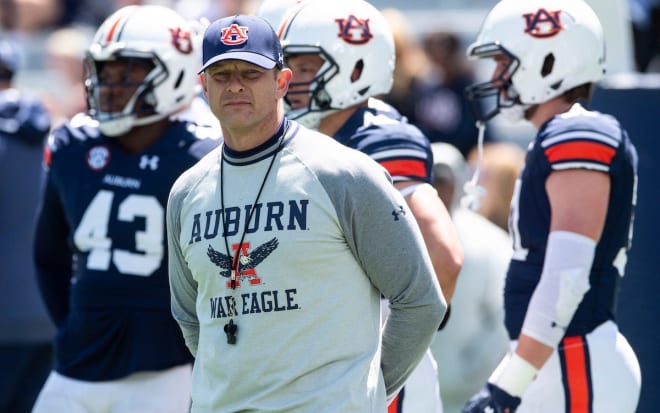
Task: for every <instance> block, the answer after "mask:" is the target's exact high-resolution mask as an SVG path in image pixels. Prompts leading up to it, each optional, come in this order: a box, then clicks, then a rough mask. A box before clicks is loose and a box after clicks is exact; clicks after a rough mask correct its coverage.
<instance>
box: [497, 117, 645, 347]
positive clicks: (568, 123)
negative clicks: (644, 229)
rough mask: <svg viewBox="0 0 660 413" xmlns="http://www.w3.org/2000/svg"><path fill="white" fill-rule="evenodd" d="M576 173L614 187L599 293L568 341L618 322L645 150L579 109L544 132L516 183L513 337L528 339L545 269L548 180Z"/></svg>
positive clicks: (596, 283) (600, 253) (587, 302)
mask: <svg viewBox="0 0 660 413" xmlns="http://www.w3.org/2000/svg"><path fill="white" fill-rule="evenodd" d="M574 168H584V169H591V170H596V171H602V172H604V173H607V174H608V175H609V176H610V183H611V188H610V198H609V203H608V208H607V216H606V220H605V227H604V230H603V233H602V236H601V239H600V240H599V241H598V243H597V245H596V253H595V257H594V261H593V265H592V268H591V273H590V275H589V282H590V284H591V288H590V289H589V291H588V292H587V293H586V294H585V296H584V298H583V299H582V302H581V303H580V305H579V307H578V308H577V311H576V312H575V315H574V317H573V320H572V321H571V323H570V325H569V326H568V328H567V332H566V335H567V336H573V335H583V334H586V333H588V332H590V331H591V330H593V329H594V328H595V327H596V326H598V325H599V324H601V323H602V322H604V321H606V320H613V319H614V315H615V304H616V303H615V300H616V294H617V290H618V283H619V279H620V277H621V276H623V273H624V267H625V263H626V253H627V251H628V249H629V248H630V243H631V238H632V221H633V210H634V206H635V194H636V189H637V152H636V150H635V147H634V146H633V144H632V143H631V141H630V140H629V138H628V135H627V134H626V132H625V131H624V130H623V129H622V128H621V125H620V124H619V122H618V121H617V120H616V119H614V118H613V117H611V116H609V115H605V114H602V113H598V112H590V111H586V110H584V109H583V108H582V107H581V106H579V105H575V106H574V108H573V109H572V110H571V111H569V112H568V113H565V114H562V115H558V116H555V117H554V118H552V119H551V120H549V121H548V122H546V123H545V124H544V125H543V126H542V127H541V129H540V130H539V132H538V134H537V136H536V138H535V140H534V141H533V142H532V143H531V144H530V146H529V148H528V151H527V156H526V159H525V165H524V167H523V169H522V171H521V173H520V177H519V179H518V182H517V183H516V189H515V191H514V195H513V200H512V204H511V215H510V217H509V230H510V233H511V236H512V238H513V244H514V245H513V246H514V253H513V257H512V260H511V264H510V266H509V270H508V273H507V278H506V284H505V291H504V303H505V324H506V327H507V330H508V331H509V335H510V337H511V338H512V339H517V338H518V335H519V334H520V330H521V327H522V324H523V321H524V317H525V313H526V311H527V305H528V303H529V301H530V299H531V296H532V293H533V292H534V289H535V288H536V285H537V283H538V282H539V279H540V276H541V272H542V269H543V261H544V258H545V249H546V243H547V239H548V235H549V228H550V202H549V200H548V195H547V193H546V191H545V182H546V180H547V178H548V176H549V175H550V174H551V173H552V172H553V171H558V170H564V169H574Z"/></svg>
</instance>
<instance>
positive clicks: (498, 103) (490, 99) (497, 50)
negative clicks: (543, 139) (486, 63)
mask: <svg viewBox="0 0 660 413" xmlns="http://www.w3.org/2000/svg"><path fill="white" fill-rule="evenodd" d="M473 56H475V57H478V58H480V59H489V58H492V59H496V58H497V57H498V56H499V57H500V59H502V60H505V61H506V62H507V63H506V64H505V65H503V66H502V67H501V68H500V69H499V70H498V71H497V73H495V74H494V75H493V77H492V78H491V79H490V80H488V81H485V82H482V83H477V84H474V85H471V86H468V87H466V88H465V96H466V98H467V100H468V101H469V102H470V103H471V104H472V109H473V111H474V113H475V114H476V117H477V119H478V120H480V121H483V122H485V121H487V120H490V119H492V118H493V117H494V116H495V115H497V114H498V113H500V111H501V110H503V109H508V108H511V107H513V106H515V105H520V104H521V102H520V99H519V94H518V92H517V91H516V90H515V88H514V87H513V84H512V82H511V79H512V78H513V76H514V75H515V73H516V71H517V70H518V68H519V67H520V60H518V58H516V57H515V56H513V55H512V54H511V53H510V52H509V51H508V50H506V49H505V48H503V47H502V46H501V45H500V44H499V43H497V42H495V43H488V44H484V45H482V46H479V47H476V48H475V49H474V50H473Z"/></svg>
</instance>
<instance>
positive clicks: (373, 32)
mask: <svg viewBox="0 0 660 413" xmlns="http://www.w3.org/2000/svg"><path fill="white" fill-rule="evenodd" d="M279 36H280V41H281V42H282V49H283V51H284V58H285V61H286V60H287V58H289V57H292V56H296V55H301V54H318V55H319V56H320V57H321V58H322V59H323V61H324V63H323V65H322V66H321V67H320V69H319V71H318V72H317V73H316V76H315V78H314V79H313V80H312V81H311V82H308V85H309V87H308V88H307V90H308V94H309V103H308V104H307V107H305V108H295V109H294V108H292V107H291V106H290V105H288V107H287V110H288V111H287V116H288V117H289V118H291V119H296V120H298V121H300V122H301V123H303V124H305V125H306V126H311V127H315V126H317V125H318V122H319V121H320V119H321V118H323V117H325V116H327V115H328V114H330V113H332V112H335V111H338V110H342V109H346V108H349V107H352V106H355V105H357V104H360V103H362V102H365V101H367V100H368V99H369V98H370V97H372V96H377V95H381V94H385V93H388V92H389V91H390V88H391V87H392V80H393V78H392V76H393V71H394V57H395V52H394V38H393V35H392V32H391V29H390V27H389V25H388V23H387V21H386V20H385V18H384V17H383V15H382V14H381V13H380V12H379V11H378V9H376V8H374V7H373V6H372V5H371V4H369V3H367V2H365V1H362V0H355V1H343V0H342V1H322V0H308V1H305V2H302V3H300V4H299V5H298V6H296V7H295V8H294V9H293V10H291V11H290V12H289V13H287V15H286V17H285V19H284V20H283V21H282V24H281V26H280V31H279ZM293 81H294V82H297V81H296V72H295V70H294V76H293ZM292 86H294V87H293V91H290V92H289V93H290V94H291V95H290V96H289V99H288V100H287V101H288V102H289V103H290V102H291V100H293V99H294V98H295V95H294V94H293V93H292V92H294V93H298V92H296V89H297V88H296V86H299V84H297V83H293V84H292ZM300 89H302V87H301V88H300Z"/></svg>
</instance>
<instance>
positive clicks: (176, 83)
mask: <svg viewBox="0 0 660 413" xmlns="http://www.w3.org/2000/svg"><path fill="white" fill-rule="evenodd" d="M183 74H184V73H183V70H182V71H180V72H179V76H178V77H177V78H176V81H175V82H174V89H178V88H179V86H181V82H182V81H183Z"/></svg>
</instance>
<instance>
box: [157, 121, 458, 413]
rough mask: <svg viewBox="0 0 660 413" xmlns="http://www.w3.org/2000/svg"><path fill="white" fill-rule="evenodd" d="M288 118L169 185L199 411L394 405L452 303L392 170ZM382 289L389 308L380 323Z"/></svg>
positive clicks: (179, 306) (174, 275) (178, 286)
mask: <svg viewBox="0 0 660 413" xmlns="http://www.w3.org/2000/svg"><path fill="white" fill-rule="evenodd" d="M287 122H288V121H285V123H284V125H285V126H286V127H283V128H281V130H280V132H279V133H278V134H276V135H275V136H274V137H273V138H272V139H271V140H270V141H269V142H268V143H266V144H264V145H262V146H260V147H259V148H256V149H255V150H252V151H248V152H243V153H237V152H233V151H231V150H228V148H224V146H223V147H221V148H218V149H216V150H215V151H213V152H211V153H209V154H208V155H207V156H206V157H204V158H203V159H202V160H201V161H200V162H199V163H198V164H197V165H195V166H194V167H193V168H191V169H190V170H188V171H187V172H186V173H184V174H183V175H182V176H181V177H180V178H179V179H178V180H177V182H176V183H175V184H174V186H173V188H172V191H171V193H170V200H169V203H168V212H167V235H168V243H169V250H170V254H169V270H170V283H171V290H172V313H173V315H174V318H175V319H176V320H177V322H178V323H179V325H180V326H181V329H182V331H183V335H184V337H185V339H186V343H187V345H188V347H189V349H190V351H191V352H192V354H193V355H194V356H195V358H196V361H195V365H194V371H193V410H192V411H193V412H195V413H200V412H218V411H223V412H224V411H260V412H301V413H302V412H360V413H364V412H384V411H386V409H387V403H386V394H387V395H388V396H393V395H394V394H395V393H396V391H397V390H398V389H399V388H400V387H401V386H402V385H403V383H404V381H405V379H406V378H407V377H408V375H409V374H410V372H411V371H412V370H413V369H414V367H415V366H416V365H417V363H418V362H419V360H420V359H421V357H422V356H423V354H424V352H425V351H426V349H427V348H428V346H429V344H430V343H431V340H432V338H433V336H434V333H435V332H436V330H437V327H438V325H439V323H440V321H441V319H442V317H443V315H444V312H445V310H446V303H445V301H444V299H443V296H442V293H441V290H440V287H439V285H438V282H437V280H436V277H435V275H434V272H433V268H432V265H431V260H430V258H429V256H428V253H427V251H426V248H425V246H424V241H423V238H422V236H421V233H420V231H419V228H418V226H417V224H416V222H415V219H414V217H413V215H412V213H411V212H410V210H409V209H408V207H407V206H406V203H405V201H404V199H403V198H402V196H401V194H399V192H398V191H397V190H396V189H395V188H394V187H393V185H392V184H391V179H390V178H389V175H387V172H386V171H385V170H384V169H383V168H382V167H381V166H379V165H378V164H377V163H376V162H374V161H373V160H371V159H370V158H369V157H368V156H366V155H364V154H362V153H360V152H358V151H355V150H352V149H349V148H346V147H344V146H343V145H341V144H339V143H337V142H335V141H334V140H333V139H331V138H329V137H327V136H325V135H322V134H319V133H317V132H314V131H311V130H309V129H306V128H304V127H302V126H300V125H299V124H297V123H295V122H290V123H287ZM282 131H283V132H282ZM282 135H284V136H282ZM280 142H282V148H281V149H280V150H279V151H278V152H277V154H276V158H275V160H274V163H273V166H272V169H271V170H270V173H268V176H267V179H266V181H265V184H264V187H263V192H262V193H261V195H260V196H259V199H258V202H257V203H256V205H253V204H254V203H255V199H256V197H257V193H258V192H259V188H260V186H261V184H262V181H263V179H264V176H265V175H266V171H267V170H268V168H269V165H270V163H271V160H272V157H273V153H274V152H275V151H277V149H278V146H279V145H280ZM223 148H224V151H225V152H224V154H225V155H224V157H225V161H224V165H223V167H222V169H223V173H224V174H225V177H224V180H223V181H222V180H221V177H220V172H221V166H220V165H221V153H222V152H221V151H222V150H223ZM221 181H222V182H221ZM221 186H222V191H221ZM223 197H224V199H222V198H223ZM223 206H224V212H225V214H224V215H225V222H226V227H227V230H226V240H225V238H224V236H223V230H222V228H223V223H222V216H223ZM252 209H254V212H253V214H252V218H251V220H250V221H249V223H248V224H247V225H246V221H247V217H248V215H249V214H250V211H251V210H252ZM245 228H247V229H246V230H245V231H244V229H245ZM243 232H245V234H243ZM242 236H244V240H243V243H242V248H238V244H239V243H240V240H241V237H242ZM225 241H226V243H225ZM236 250H240V251H241V256H240V257H241V258H240V260H239V276H238V278H237V281H238V285H237V286H236V288H235V289H234V290H232V289H231V288H230V287H229V285H230V284H229V278H228V277H229V274H230V268H231V265H230V262H231V258H230V257H233V255H234V254H235V252H236ZM381 294H382V295H383V296H384V297H386V298H388V299H389V301H390V307H391V314H390V316H389V318H388V320H387V323H386V324H385V326H384V329H381V318H380V317H381V316H380V305H379V301H380V300H379V299H380V296H381ZM230 319H231V320H233V321H234V322H235V323H236V324H237V325H238V334H237V342H236V344H234V345H232V344H228V343H227V337H226V335H225V332H224V327H225V325H226V324H227V323H228V321H229V320H230Z"/></svg>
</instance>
